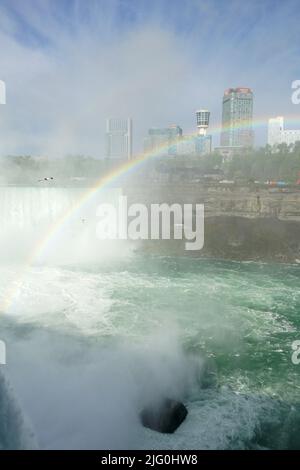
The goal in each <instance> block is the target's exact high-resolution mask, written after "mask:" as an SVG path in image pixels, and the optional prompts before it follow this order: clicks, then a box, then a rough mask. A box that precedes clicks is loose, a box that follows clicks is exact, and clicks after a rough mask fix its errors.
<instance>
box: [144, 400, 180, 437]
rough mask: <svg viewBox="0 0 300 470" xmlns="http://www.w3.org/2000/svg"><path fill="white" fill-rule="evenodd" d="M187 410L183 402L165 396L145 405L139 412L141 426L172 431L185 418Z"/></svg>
mask: <svg viewBox="0 0 300 470" xmlns="http://www.w3.org/2000/svg"><path fill="white" fill-rule="evenodd" d="M187 414H188V411H187V409H186V407H185V406H184V404H183V403H181V402H179V401H176V400H171V399H170V398H165V399H164V400H162V401H161V402H159V403H158V404H156V405H151V406H147V407H146V408H144V409H143V410H142V411H141V413H140V418H141V422H142V424H143V426H145V427H146V428H150V429H152V430H153V431H158V432H162V433H169V434H170V433H173V432H174V431H176V429H177V428H178V427H179V426H180V425H181V423H182V422H183V421H184V420H185V418H186V416H187Z"/></svg>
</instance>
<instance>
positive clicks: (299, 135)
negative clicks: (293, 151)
mask: <svg viewBox="0 0 300 470" xmlns="http://www.w3.org/2000/svg"><path fill="white" fill-rule="evenodd" d="M298 140H299V141H300V130H290V129H284V118H283V116H277V117H276V118H271V119H269V125H268V144H269V145H271V146H272V147H273V146H276V145H279V144H287V145H294V144H295V142H297V141H298Z"/></svg>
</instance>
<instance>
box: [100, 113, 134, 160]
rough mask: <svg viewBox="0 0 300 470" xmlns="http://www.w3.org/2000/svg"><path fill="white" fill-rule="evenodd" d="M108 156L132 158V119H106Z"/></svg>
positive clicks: (124, 158) (112, 157)
mask: <svg viewBox="0 0 300 470" xmlns="http://www.w3.org/2000/svg"><path fill="white" fill-rule="evenodd" d="M105 137H106V157H107V158H110V159H116V160H130V159H131V157H132V120H131V119H130V118H127V119H122V118H108V119H107V120H106V134H105Z"/></svg>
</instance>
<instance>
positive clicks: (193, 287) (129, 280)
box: [0, 188, 300, 449]
mask: <svg viewBox="0 0 300 470" xmlns="http://www.w3.org/2000/svg"><path fill="white" fill-rule="evenodd" d="M1 191H2V192H0V214H1V217H2V219H3V218H5V220H2V222H3V223H2V224H1V254H0V256H1V260H2V264H1V270H0V297H1V299H0V301H1V306H2V307H1V310H2V312H1V316H0V339H1V340H4V341H5V342H6V346H7V365H6V366H0V374H1V375H0V448H36V447H38V448H45V449H48V448H49V449H57V448H75V449H76V448H79V449H88V448H94V449H101V448H110V449H115V448H123V449H130V448H152V449H159V448H165V449H232V448H233V449H249V448H300V441H299V435H300V433H299V431H300V406H299V393H300V381H299V375H300V365H299V366H297V365H294V364H293V363H292V361H291V355H292V348H291V345H292V342H293V341H294V340H297V339H300V317H299V313H300V290H299V279H300V274H299V267H297V266H288V265H281V266H280V265H266V264H255V263H234V262H232V263H230V262H223V261H208V260H196V259H185V258H167V257H163V256H162V257H151V256H149V255H147V256H146V255H143V254H138V253H135V252H134V251H133V250H132V248H131V247H128V246H127V245H126V246H125V245H122V244H116V245H115V246H110V248H109V247H108V246H105V248H103V245H101V243H100V244H99V242H98V244H95V245H93V244H91V243H90V242H88V241H89V238H88V235H87V234H88V233H91V230H92V229H91V227H92V225H93V224H91V225H89V223H86V219H88V216H87V213H85V214H83V213H78V212H77V213H76V217H75V219H74V217H73V221H72V224H73V225H66V226H65V227H64V228H63V232H62V233H61V234H60V236H59V240H58V241H56V242H55V244H54V245H53V246H52V247H51V249H50V250H48V251H47V257H46V258H45V259H43V262H39V263H32V264H31V265H30V266H27V267H26V269H24V259H26V255H27V254H28V252H29V251H31V250H32V248H33V247H32V246H30V245H31V244H33V240H34V243H35V242H36V239H38V237H39V236H41V232H42V230H41V228H42V229H43V230H44V229H45V228H47V224H49V223H50V222H51V220H52V219H53V218H54V219H55V217H57V215H58V214H59V212H60V211H61V210H63V209H64V208H65V206H66V205H68V204H71V202H70V201H72V200H73V198H74V191H72V190H59V189H50V188H49V189H44V190H42V189H30V188H27V189H14V188H2V190H1ZM38 192H40V194H38ZM9 205H11V208H9ZM4 214H5V216H4ZM13 214H15V217H13ZM9 217H10V218H11V219H10V221H9V220H8V219H9ZM22 217H23V219H22ZM83 218H84V221H82V219H83ZM50 219H51V220H50ZM22 220H23V222H22ZM17 224H19V228H18V229H17V228H16V225H17ZM74 227H75V228H74ZM75 229H76V230H75ZM13 236H14V237H15V238H14V239H13V238H12V237H13ZM16 240H17V242H16ZM62 240H63V242H62ZM66 240H68V241H69V243H68V244H66ZM16 244H17V245H18V246H15V245H16ZM70 247H71V248H70ZM76 247H77V249H76ZM14 253H15V255H16V256H15V258H14V257H13V254H14ZM20 259H21V261H20ZM20 264H21V266H22V269H21V270H20ZM160 396H169V397H171V398H177V399H181V400H183V401H184V403H185V404H186V406H187V408H188V411H189V414H188V417H187V419H186V421H185V422H184V423H183V424H182V425H181V426H180V428H179V429H178V430H177V431H176V432H175V433H174V434H173V435H162V434H158V433H155V432H153V431H150V430H149V429H145V428H143V427H142V426H141V424H140V422H139V418H138V414H139V410H140V409H141V408H142V407H143V406H144V405H145V404H146V403H148V402H149V400H153V399H155V398H156V397H160Z"/></svg>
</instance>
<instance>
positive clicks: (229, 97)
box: [221, 87, 254, 147]
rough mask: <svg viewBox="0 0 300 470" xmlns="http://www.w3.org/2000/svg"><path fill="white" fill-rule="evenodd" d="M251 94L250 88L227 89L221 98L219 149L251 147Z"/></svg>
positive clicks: (252, 137) (252, 140) (252, 136)
mask: <svg viewBox="0 0 300 470" xmlns="http://www.w3.org/2000/svg"><path fill="white" fill-rule="evenodd" d="M252 119H253V93H252V90H251V89H250V88H242V87H239V88H228V89H227V90H225V93H224V96H223V107H222V134H221V147H227V146H228V147H237V146H239V147H252V146H253V143H254V134H253V129H252Z"/></svg>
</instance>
